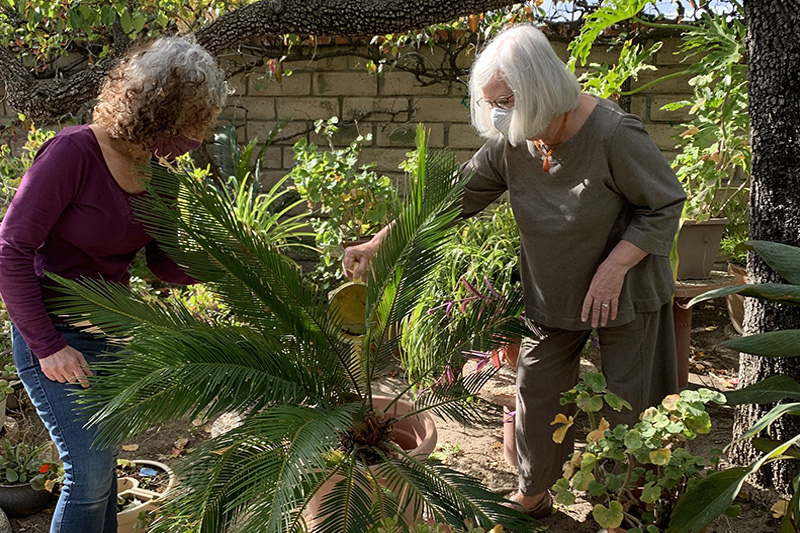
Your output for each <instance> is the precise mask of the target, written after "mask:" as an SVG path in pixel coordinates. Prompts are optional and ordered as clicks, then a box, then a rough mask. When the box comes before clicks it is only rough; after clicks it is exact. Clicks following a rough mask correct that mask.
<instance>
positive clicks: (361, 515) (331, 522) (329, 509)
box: [314, 449, 375, 533]
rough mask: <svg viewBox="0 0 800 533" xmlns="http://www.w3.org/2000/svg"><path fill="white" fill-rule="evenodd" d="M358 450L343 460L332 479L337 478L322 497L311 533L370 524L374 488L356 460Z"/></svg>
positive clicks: (363, 528)
mask: <svg viewBox="0 0 800 533" xmlns="http://www.w3.org/2000/svg"><path fill="white" fill-rule="evenodd" d="M357 457H358V449H356V450H354V451H353V452H352V453H351V454H350V456H349V457H348V458H347V459H346V460H345V461H343V462H344V464H343V466H342V468H341V469H340V470H339V471H338V472H337V475H336V476H334V478H333V479H338V478H339V477H341V479H338V481H337V482H336V485H334V487H333V489H332V490H331V492H330V493H329V494H328V495H326V496H325V497H324V498H323V499H322V503H321V505H320V508H319V517H318V518H321V521H320V522H319V523H318V524H317V525H316V527H315V529H314V533H350V532H352V533H356V532H361V531H367V530H368V529H369V528H370V526H371V525H372V523H373V517H372V513H371V510H372V493H373V491H374V490H375V489H374V487H373V485H372V484H371V483H370V480H369V479H368V477H367V475H365V473H364V469H363V467H362V466H361V464H360V461H359V460H358V459H357Z"/></svg>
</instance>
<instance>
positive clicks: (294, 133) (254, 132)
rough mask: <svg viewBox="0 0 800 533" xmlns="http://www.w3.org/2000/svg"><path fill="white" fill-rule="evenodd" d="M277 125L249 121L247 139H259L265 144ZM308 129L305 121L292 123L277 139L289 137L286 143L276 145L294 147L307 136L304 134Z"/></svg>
mask: <svg viewBox="0 0 800 533" xmlns="http://www.w3.org/2000/svg"><path fill="white" fill-rule="evenodd" d="M275 124H276V122H273V121H255V120H251V121H249V122H248V123H247V139H248V140H252V139H256V138H257V139H259V140H260V141H262V142H263V141H264V140H266V139H267V136H268V135H269V132H270V130H271V129H272V128H273V127H274V126H275ZM307 128H308V123H307V122H305V121H298V122H290V123H289V124H287V125H286V126H285V127H284V128H283V129H282V130H281V131H280V133H278V135H277V137H284V138H286V137H288V139H287V140H285V141H278V142H276V143H275V144H284V145H285V144H289V145H292V144H294V143H295V142H297V140H298V139H299V138H300V137H304V136H305V133H303V132H305V131H306V129H307Z"/></svg>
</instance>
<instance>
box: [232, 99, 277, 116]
mask: <svg viewBox="0 0 800 533" xmlns="http://www.w3.org/2000/svg"><path fill="white" fill-rule="evenodd" d="M231 104H232V105H236V106H237V107H238V108H239V109H241V110H243V111H244V116H245V118H246V119H247V120H273V119H274V118H275V99H274V98H253V97H252V96H246V97H242V98H239V99H237V100H236V102H231ZM237 115H238V112H237Z"/></svg>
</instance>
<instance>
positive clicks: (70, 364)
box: [39, 346, 93, 389]
mask: <svg viewBox="0 0 800 533" xmlns="http://www.w3.org/2000/svg"><path fill="white" fill-rule="evenodd" d="M39 364H40V365H41V367H42V372H43V373H44V375H45V376H47V378H48V379H49V380H51V381H57V382H58V383H80V385H81V387H83V388H84V389H86V388H88V387H89V380H88V379H86V378H87V377H88V376H92V375H93V374H92V371H91V370H89V364H88V363H87V362H86V359H84V357H83V354H82V353H81V352H79V351H78V350H76V349H75V348H73V347H72V346H66V347H64V348H62V349H61V350H59V351H57V352H56V353H54V354H53V355H51V356H49V357H45V358H44V359H39Z"/></svg>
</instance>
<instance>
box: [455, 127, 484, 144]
mask: <svg viewBox="0 0 800 533" xmlns="http://www.w3.org/2000/svg"><path fill="white" fill-rule="evenodd" d="M447 139H448V143H447V145H448V146H449V147H450V148H454V149H457V148H467V149H470V150H477V149H478V148H480V147H481V146H483V143H484V139H482V138H481V136H480V135H478V133H477V132H476V131H475V129H474V128H473V127H472V126H471V125H469V124H451V125H450V130H449V132H448V136H447Z"/></svg>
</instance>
